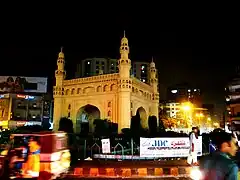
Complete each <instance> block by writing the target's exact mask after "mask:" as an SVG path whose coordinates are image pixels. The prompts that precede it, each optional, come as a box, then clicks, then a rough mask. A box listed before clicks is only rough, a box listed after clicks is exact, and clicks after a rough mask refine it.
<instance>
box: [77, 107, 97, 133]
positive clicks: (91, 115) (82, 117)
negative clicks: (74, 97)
mask: <svg viewBox="0 0 240 180" xmlns="http://www.w3.org/2000/svg"><path fill="white" fill-rule="evenodd" d="M100 117H101V116H100V110H99V109H98V108H97V107H96V106H93V105H90V104H87V105H86V106H83V107H81V108H80V109H79V110H78V112H77V115H76V131H77V132H86V133H88V132H94V125H93V123H94V120H95V119H100Z"/></svg>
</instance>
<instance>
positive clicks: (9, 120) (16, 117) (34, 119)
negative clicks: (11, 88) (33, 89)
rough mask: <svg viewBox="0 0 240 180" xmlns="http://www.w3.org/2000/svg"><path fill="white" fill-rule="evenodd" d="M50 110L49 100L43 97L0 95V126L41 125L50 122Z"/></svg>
mask: <svg viewBox="0 0 240 180" xmlns="http://www.w3.org/2000/svg"><path fill="white" fill-rule="evenodd" d="M51 109H52V106H51V99H49V98H46V96H44V95H28V94H13V93H7V94H1V95H0V111H1V112H0V126H1V127H2V128H15V127H17V126H23V125H41V124H42V122H43V121H44V122H49V121H51V119H52V118H51V115H52V113H51Z"/></svg>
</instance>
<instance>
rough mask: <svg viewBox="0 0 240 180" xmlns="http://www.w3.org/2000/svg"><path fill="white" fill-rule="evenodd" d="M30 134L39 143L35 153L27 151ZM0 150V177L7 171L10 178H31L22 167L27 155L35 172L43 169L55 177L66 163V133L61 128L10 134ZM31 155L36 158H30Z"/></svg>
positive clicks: (67, 151)
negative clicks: (54, 130)
mask: <svg viewBox="0 0 240 180" xmlns="http://www.w3.org/2000/svg"><path fill="white" fill-rule="evenodd" d="M33 138H34V139H35V141H36V144H38V147H40V148H39V149H38V150H37V151H36V152H37V153H35V152H31V146H30V144H31V142H32V139H33ZM0 153H1V155H0V179H1V175H2V176H4V174H5V173H9V174H11V178H31V177H32V174H31V173H27V172H28V171H26V169H28V168H29V159H30V158H31V159H34V161H31V163H32V164H35V166H39V167H38V168H37V169H39V170H38V171H39V172H37V174H38V176H39V174H41V172H44V173H49V174H51V175H52V176H53V177H56V176H59V175H60V174H61V173H63V172H65V171H67V170H68V169H69V167H70V156H71V155H70V152H69V149H68V137H67V134H66V133H63V132H58V133H52V132H40V133H33V134H12V135H11V140H10V142H9V144H8V145H6V146H5V147H4V149H3V150H2V151H1V152H0ZM34 155H37V156H38V157H40V158H35V157H34V158H33V157H32V156H34ZM37 161H38V162H37ZM34 177H36V176H34Z"/></svg>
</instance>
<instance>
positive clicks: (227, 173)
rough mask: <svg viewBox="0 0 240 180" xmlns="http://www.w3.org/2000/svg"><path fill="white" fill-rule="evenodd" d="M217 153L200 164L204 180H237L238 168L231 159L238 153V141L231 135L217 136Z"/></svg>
mask: <svg viewBox="0 0 240 180" xmlns="http://www.w3.org/2000/svg"><path fill="white" fill-rule="evenodd" d="M215 144H216V146H217V152H214V153H213V154H211V155H209V156H207V157H205V158H204V159H203V160H202V161H201V162H200V170H201V172H202V173H203V174H202V176H203V178H202V179H204V180H208V179H210V180H237V179H238V166H237V164H236V163H235V162H234V161H233V160H232V159H231V157H233V156H235V155H236V152H237V149H238V148H237V141H236V139H235V138H234V137H233V136H232V135H231V134H229V133H226V132H219V133H217V134H216V142H215Z"/></svg>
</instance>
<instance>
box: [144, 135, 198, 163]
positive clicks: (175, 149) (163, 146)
mask: <svg viewBox="0 0 240 180" xmlns="http://www.w3.org/2000/svg"><path fill="white" fill-rule="evenodd" d="M195 148H196V151H197V155H198V156H202V136H199V137H198V139H197V144H196V146H195ZM189 149H190V142H189V138H188V137H179V138H140V157H153V158H154V157H159V158H162V157H187V156H188V155H189Z"/></svg>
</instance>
